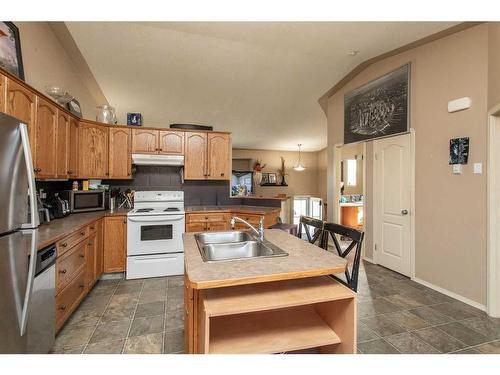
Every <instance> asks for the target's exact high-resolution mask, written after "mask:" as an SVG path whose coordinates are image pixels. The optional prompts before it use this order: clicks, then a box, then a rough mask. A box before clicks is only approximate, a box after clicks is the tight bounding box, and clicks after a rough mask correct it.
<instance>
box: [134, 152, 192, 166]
mask: <svg viewBox="0 0 500 375" xmlns="http://www.w3.org/2000/svg"><path fill="white" fill-rule="evenodd" d="M132 163H133V164H135V165H173V166H183V165H184V156H183V155H156V154H132Z"/></svg>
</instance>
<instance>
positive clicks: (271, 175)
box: [268, 173, 278, 184]
mask: <svg viewBox="0 0 500 375" xmlns="http://www.w3.org/2000/svg"><path fill="white" fill-rule="evenodd" d="M268 180H269V183H270V184H277V183H278V176H277V174H276V173H269V174H268Z"/></svg>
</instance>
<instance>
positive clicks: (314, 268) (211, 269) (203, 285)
mask: <svg viewBox="0 0 500 375" xmlns="http://www.w3.org/2000/svg"><path fill="white" fill-rule="evenodd" d="M265 238H266V240H268V241H269V242H272V243H273V244H275V245H276V246H278V247H280V248H281V249H283V250H285V251H286V252H287V253H288V256H285V257H275V258H260V259H259V258H255V259H242V260H231V261H219V262H211V263H206V262H204V261H203V259H202V258H201V255H200V252H199V250H198V245H197V244H196V241H195V238H194V233H185V234H184V263H185V267H186V273H187V276H188V278H189V282H190V285H191V287H192V288H195V289H209V288H217V287H226V286H233V285H245V284H254V283H260V282H268V281H279V280H290V279H299V278H304V277H315V276H323V275H330V274H335V273H340V272H344V270H345V267H346V264H347V263H346V260H345V259H343V258H341V257H339V256H337V255H335V254H333V253H330V252H327V251H325V250H323V249H321V248H319V247H317V246H315V245H311V244H310V243H309V242H307V241H303V240H301V239H299V238H297V237H294V236H292V235H290V234H288V233H286V232H283V231H280V230H277V229H268V230H266V231H265Z"/></svg>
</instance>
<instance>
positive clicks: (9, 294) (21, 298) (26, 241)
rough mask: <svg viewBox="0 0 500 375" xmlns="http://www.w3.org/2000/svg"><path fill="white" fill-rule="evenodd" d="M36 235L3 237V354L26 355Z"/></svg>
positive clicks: (0, 251) (0, 271) (0, 258)
mask: <svg viewBox="0 0 500 375" xmlns="http://www.w3.org/2000/svg"><path fill="white" fill-rule="evenodd" d="M36 241H37V231H36V230H32V231H29V232H26V233H23V232H14V233H11V234H8V235H5V236H2V237H0V301H1V303H0V336H1V339H0V353H25V352H26V350H27V334H26V326H27V320H28V312H29V308H30V299H31V294H32V288H33V281H34V274H35V265H36V247H37V246H36Z"/></svg>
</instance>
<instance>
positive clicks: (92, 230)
mask: <svg viewBox="0 0 500 375" xmlns="http://www.w3.org/2000/svg"><path fill="white" fill-rule="evenodd" d="M87 228H88V235H89V236H90V235H91V234H93V233H96V232H97V221H94V222H93V223H92V224H89V225H88V227H87Z"/></svg>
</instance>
